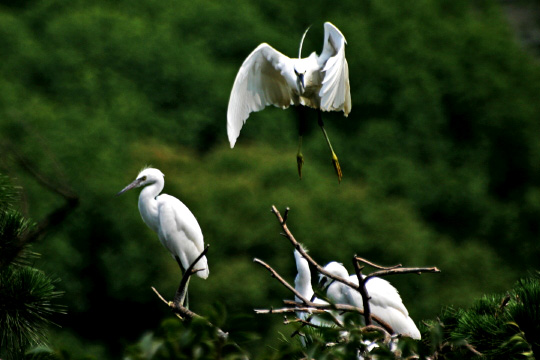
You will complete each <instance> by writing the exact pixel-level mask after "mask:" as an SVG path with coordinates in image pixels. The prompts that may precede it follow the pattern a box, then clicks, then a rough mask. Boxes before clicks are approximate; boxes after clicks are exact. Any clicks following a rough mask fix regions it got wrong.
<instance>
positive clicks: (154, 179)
mask: <svg viewBox="0 0 540 360" xmlns="http://www.w3.org/2000/svg"><path fill="white" fill-rule="evenodd" d="M164 177H165V175H163V173H162V172H161V171H159V170H158V169H153V168H146V169H144V170H142V171H141V172H140V173H139V175H137V178H136V179H135V180H134V181H133V182H132V183H131V184H129V185H128V186H126V187H125V188H124V189H122V191H120V192H119V193H118V194H117V196H118V195H120V194H123V193H124V192H126V191H128V190H130V189H133V188H138V187H143V189H142V190H141V194H140V195H139V212H140V213H141V217H142V219H143V221H144V222H145V223H146V225H148V227H149V228H150V229H152V230H154V231H155V232H156V233H157V234H158V237H159V240H160V241H161V243H162V244H163V246H165V248H166V249H167V250H169V252H170V253H171V255H172V256H173V257H174V258H175V259H176V261H177V262H178V265H179V266H180V269H181V270H182V274H183V273H184V271H185V270H186V269H187V268H188V267H189V266H190V265H191V264H192V263H193V262H194V261H195V259H196V258H197V257H198V256H199V255H200V254H201V252H202V251H203V250H204V240H203V234H202V231H201V227H200V226H199V223H198V222H197V219H195V216H194V215H193V214H192V213H191V211H190V210H189V209H188V208H187V206H186V205H184V204H183V203H182V202H181V201H180V200H178V199H177V198H175V197H173V196H170V195H167V194H161V195H159V193H160V192H161V191H162V190H163V187H164V185H165V178H164ZM194 270H197V272H196V275H197V276H198V277H201V278H203V279H206V278H207V277H208V274H209V269H208V263H207V260H206V256H203V257H202V258H201V259H200V260H199V261H198V262H197V264H195V266H194ZM186 294H187V284H186V288H185V291H184V294H182V296H181V304H183V303H184V299H185V297H186Z"/></svg>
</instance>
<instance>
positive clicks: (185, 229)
mask: <svg viewBox="0 0 540 360" xmlns="http://www.w3.org/2000/svg"><path fill="white" fill-rule="evenodd" d="M157 200H158V211H159V222H160V230H159V233H158V235H159V239H160V240H161V242H162V244H163V245H164V246H165V247H166V248H167V249H168V250H169V251H170V252H171V253H172V254H173V255H174V256H178V258H179V259H180V262H181V263H182V266H183V268H184V270H185V269H187V268H188V267H189V266H190V265H191V263H193V262H194V261H195V259H196V258H197V257H198V256H199V255H200V254H201V252H202V251H203V250H204V238H203V234H202V231H201V227H200V226H199V223H198V222H197V219H196V218H195V216H194V215H193V213H192V212H191V211H190V210H189V209H188V207H187V206H186V205H184V203H182V202H181V201H180V200H178V199H177V198H175V197H173V196H169V195H167V194H162V195H160V196H158V198H157ZM194 268H195V269H204V270H203V271H199V272H197V273H196V274H197V276H199V277H201V278H203V279H206V278H207V277H208V274H209V270H208V261H207V259H206V256H203V257H202V258H201V259H200V260H199V261H198V262H197V264H196V265H195V267H194Z"/></svg>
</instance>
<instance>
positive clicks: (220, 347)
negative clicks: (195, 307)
mask: <svg viewBox="0 0 540 360" xmlns="http://www.w3.org/2000/svg"><path fill="white" fill-rule="evenodd" d="M247 358H248V357H247V354H246V353H245V352H244V351H243V350H242V349H241V348H240V347H239V346H238V345H237V344H236V343H235V342H234V341H231V340H230V339H229V337H228V335H227V336H226V337H224V336H223V335H220V334H219V333H218V332H217V330H216V328H215V327H214V326H210V325H209V324H208V323H207V322H206V320H202V319H194V320H193V321H192V322H190V323H189V324H188V325H184V324H183V323H182V322H180V321H178V319H169V320H164V321H163V322H162V323H161V325H160V327H159V328H158V329H157V331H156V333H147V334H145V335H143V337H142V338H141V340H140V341H139V342H138V343H137V344H136V345H133V346H130V347H128V348H127V349H126V354H125V356H124V359H125V360H165V359H231V360H232V359H247Z"/></svg>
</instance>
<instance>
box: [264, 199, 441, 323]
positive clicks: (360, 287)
mask: <svg viewBox="0 0 540 360" xmlns="http://www.w3.org/2000/svg"><path fill="white" fill-rule="evenodd" d="M289 211H290V209H289V208H286V210H285V213H284V215H285V216H283V217H282V216H281V214H280V212H279V211H278V210H277V208H276V207H275V206H274V205H272V213H274V215H275V216H276V218H277V219H278V221H279V224H280V225H281V228H282V230H283V233H282V234H281V235H283V236H284V237H286V238H287V239H288V240H289V241H290V242H291V244H292V245H293V246H294V248H295V249H296V250H297V251H298V252H299V253H300V254H301V255H302V256H303V257H304V258H305V259H306V260H307V261H308V262H309V263H310V264H311V265H312V266H314V267H315V268H316V269H317V271H318V272H319V273H321V274H323V275H325V276H326V277H328V278H331V279H333V280H335V281H339V282H341V283H343V284H345V285H347V286H349V287H351V288H353V289H355V290H356V291H358V292H359V293H360V295H361V296H362V303H363V307H364V310H361V309H359V308H355V309H358V310H359V311H357V310H352V311H356V312H359V313H361V314H364V318H365V322H366V326H371V323H372V321H371V320H372V319H373V320H375V321H376V322H377V323H379V324H381V325H382V326H383V327H384V328H385V329H386V330H388V331H389V333H393V329H392V328H391V327H390V326H389V325H388V324H386V323H385V322H384V321H382V320H380V319H378V318H377V317H376V316H374V315H372V314H371V311H370V305H369V293H368V291H367V288H366V283H367V281H368V280H370V279H371V278H373V277H382V276H388V275H394V274H408V273H415V274H421V273H425V272H429V273H439V272H440V270H439V269H438V268H436V267H431V268H403V267H402V265H401V264H398V265H394V266H391V267H385V266H381V265H377V264H375V263H373V262H371V261H368V260H366V259H363V258H361V257H359V256H356V255H355V256H354V257H353V265H354V268H355V272H356V275H357V277H358V279H359V281H358V284H355V283H353V282H351V281H349V280H348V279H343V278H341V277H339V276H335V275H333V274H331V273H329V272H327V271H326V270H325V269H324V268H323V267H322V266H320V265H319V264H318V263H317V262H316V261H315V260H313V258H312V257H311V256H309V255H308V254H307V252H306V251H305V250H304V249H303V248H302V246H300V244H299V243H298V241H296V239H295V238H294V236H293V234H292V232H291V231H290V230H289V228H288V226H287V217H288V214H289ZM358 262H363V263H365V264H367V265H370V266H372V267H374V268H376V269H379V271H375V272H373V273H371V274H369V275H367V276H365V277H362V269H363V267H361V266H360V265H359V263H358ZM266 266H268V265H266ZM268 268H269V270H270V269H271V268H270V267H269V266H268ZM270 271H273V272H274V273H275V271H274V270H273V269H271V270H270ZM276 274H277V273H276ZM274 277H275V276H274ZM279 279H281V280H280V281H281V282H282V283H283V284H284V285H285V283H286V282H285V281H284V280H283V279H282V278H281V277H279V278H278V280H279ZM285 286H286V287H287V288H288V289H289V290H291V288H292V287H291V286H290V285H288V284H287V285H285ZM293 292H295V294H296V293H297V292H296V291H293ZM296 295H297V294H296ZM297 296H298V295H297ZM298 298H300V299H302V301H303V302H304V303H305V304H306V305H308V307H315V308H323V309H324V308H325V306H332V307H333V308H334V309H340V308H341V307H342V306H343V305H342V304H331V305H322V304H314V303H310V302H306V301H305V299H304V298H302V297H301V296H298ZM295 306H296V305H295ZM294 309H296V308H293V310H294ZM349 311H351V310H349ZM274 312H275V310H274Z"/></svg>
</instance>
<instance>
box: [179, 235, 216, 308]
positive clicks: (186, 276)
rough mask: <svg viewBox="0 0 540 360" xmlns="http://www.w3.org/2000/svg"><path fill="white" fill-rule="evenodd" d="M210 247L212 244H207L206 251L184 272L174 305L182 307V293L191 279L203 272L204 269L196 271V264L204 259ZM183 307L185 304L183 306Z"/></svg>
mask: <svg viewBox="0 0 540 360" xmlns="http://www.w3.org/2000/svg"><path fill="white" fill-rule="evenodd" d="M209 247H210V244H207V245H206V247H205V248H204V250H203V251H202V252H201V253H200V254H199V256H197V258H196V259H195V260H194V261H193V262H192V263H191V265H189V267H188V268H187V269H186V271H184V275H182V280H181V281H180V285H179V286H178V290H176V294H174V298H173V303H174V304H177V305H181V304H180V301H181V300H182V293H183V292H184V290H185V289H186V286H187V284H188V281H189V278H190V277H191V276H192V275H194V274H196V273H197V272H199V271H202V270H204V269H194V267H195V264H196V263H197V262H198V261H199V260H200V259H202V257H203V256H204V255H206V253H207V252H208V248H209ZM182 305H183V304H182Z"/></svg>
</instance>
